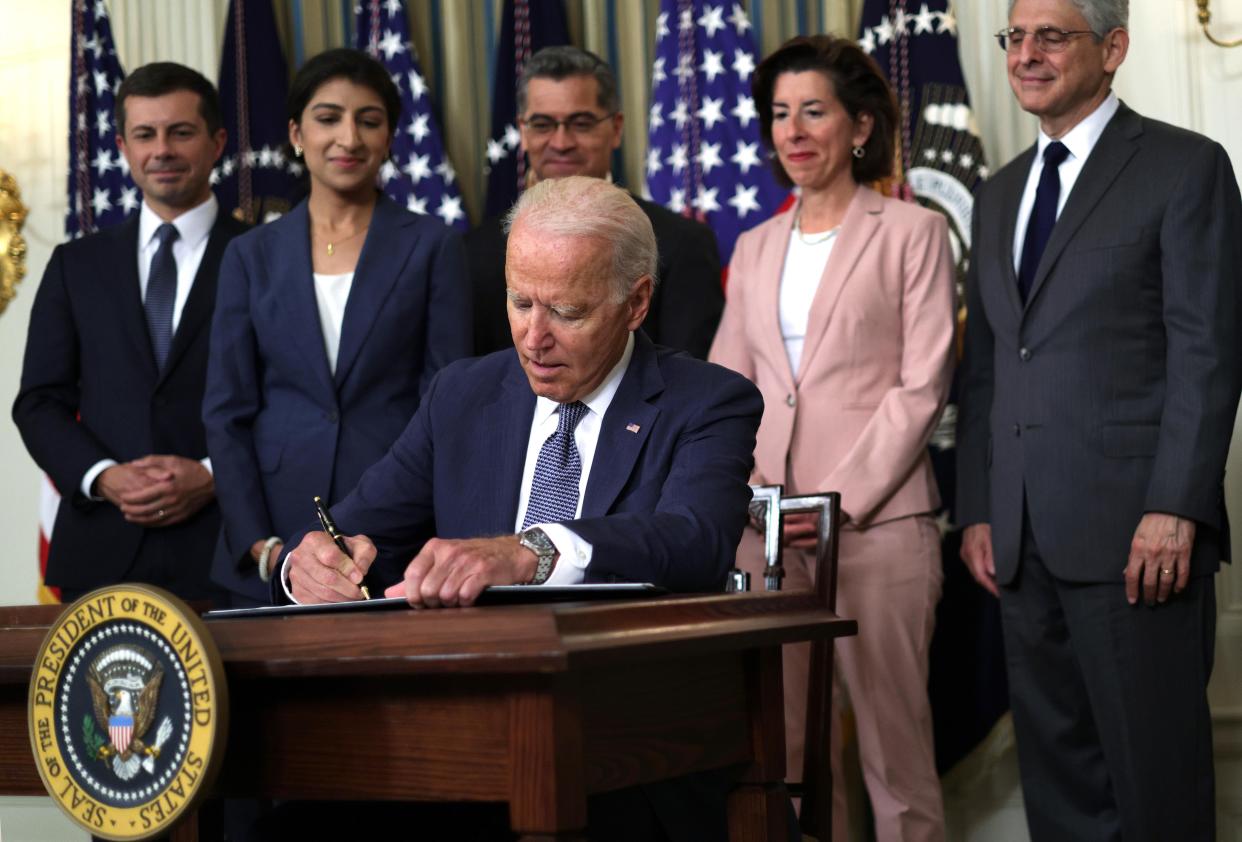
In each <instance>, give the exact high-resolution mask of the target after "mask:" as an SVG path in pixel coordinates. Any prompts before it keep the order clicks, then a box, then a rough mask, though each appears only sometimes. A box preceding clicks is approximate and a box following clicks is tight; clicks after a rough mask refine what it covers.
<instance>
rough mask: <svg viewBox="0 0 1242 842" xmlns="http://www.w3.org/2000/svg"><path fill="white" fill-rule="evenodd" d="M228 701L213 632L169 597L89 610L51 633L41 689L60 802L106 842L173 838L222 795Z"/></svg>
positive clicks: (75, 611) (133, 594) (38, 737)
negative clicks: (186, 820)
mask: <svg viewBox="0 0 1242 842" xmlns="http://www.w3.org/2000/svg"><path fill="white" fill-rule="evenodd" d="M227 719H228V690H227V687H226V685H225V681H224V669H223V667H222V664H221V661H220V655H219V653H218V652H217V651H216V648H215V644H214V642H213V641H212V639H211V637H210V636H209V635H208V633H207V629H206V627H205V626H204V625H203V624H202V622H201V621H200V620H199V619H198V616H197V615H196V614H195V613H194V612H193V611H191V610H190V609H189V608H188V607H187V606H186V605H185V603H183V602H182V601H181V600H179V599H177V598H176V597H174V596H173V595H172V594H170V593H167V592H166V591H163V590H161V589H159V588H156V587H152V586H149V585H139V584H126V585H116V586H113V587H107V588H101V589H100V590H97V591H94V592H92V593H90V594H87V595H86V596H84V597H82V598H81V599H79V600H78V601H77V602H75V603H74V604H73V605H71V606H69V608H68V609H66V610H65V612H64V613H63V614H62V615H61V616H60V618H59V619H58V620H57V621H56V623H55V625H53V626H52V628H51V629H50V630H49V631H48V634H47V637H46V638H45V639H44V641H43V645H42V647H41V648H40V650H39V653H38V655H37V657H36V659H35V669H34V675H33V677H32V678H31V682H30V695H29V702H28V722H29V729H30V744H31V747H32V748H33V750H34V756H35V760H36V763H37V765H38V768H39V775H40V776H41V777H42V778H43V785H44V786H45V787H46V788H47V791H48V794H49V795H51V796H52V798H53V799H54V800H55V801H56V803H57V804H59V805H60V807H61V809H63V810H64V811H65V812H66V813H67V814H68V815H69V817H70V818H72V819H73V820H74V821H75V822H76V823H77V824H78V825H80V826H81V827H82V828H84V829H85V830H87V831H89V832H90V833H92V834H94V835H95V836H99V837H103V838H105V839H149V838H151V837H153V836H158V835H161V834H164V833H167V832H168V831H169V830H170V828H171V827H172V825H173V824H174V823H175V822H176V821H177V820H178V819H180V818H181V817H182V816H184V815H186V814H187V813H188V812H190V811H191V810H192V809H193V808H194V806H195V805H196V804H197V803H198V802H199V800H200V799H201V798H202V797H204V795H205V794H206V793H207V791H208V790H209V789H210V787H211V781H212V778H213V777H214V775H215V772H216V770H217V768H218V767H219V764H220V760H221V759H222V757H223V754H224V743H225V737H226V734H227Z"/></svg>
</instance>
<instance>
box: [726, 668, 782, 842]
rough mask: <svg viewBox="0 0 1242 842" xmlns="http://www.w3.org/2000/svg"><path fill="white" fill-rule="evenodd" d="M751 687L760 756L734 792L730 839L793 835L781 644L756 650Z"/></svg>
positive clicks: (744, 841)
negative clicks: (790, 833) (787, 769)
mask: <svg viewBox="0 0 1242 842" xmlns="http://www.w3.org/2000/svg"><path fill="white" fill-rule="evenodd" d="M751 658H752V660H751V663H750V668H749V670H748V672H749V675H748V677H747V692H748V694H749V706H750V733H751V743H752V747H753V752H754V757H755V761H754V763H752V764H751V766H750V768H749V769H747V770H746V771H745V772H744V773H743V774H742V777H741V780H740V782H739V783H738V786H737V787H735V788H734V790H733V791H732V792H731V793H729V807H728V809H729V840H730V842H760V840H782V839H786V838H788V833H787V831H788V825H789V822H788V819H789V793H788V791H787V790H786V789H785V784H784V779H785V691H784V684H783V681H782V677H781V676H782V672H781V649H780V647H779V646H770V647H768V648H766V649H763V650H760V651H758V652H755V653H753V654H752V655H751Z"/></svg>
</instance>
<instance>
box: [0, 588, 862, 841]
mask: <svg viewBox="0 0 1242 842" xmlns="http://www.w3.org/2000/svg"><path fill="white" fill-rule="evenodd" d="M58 613H59V607H58V606H31V607H22V608H0V629H3V631H2V632H0V793H3V794H13V795H18V794H22V795H40V794H43V790H42V785H41V783H40V781H39V777H38V773H37V771H36V769H35V766H34V760H33V758H32V755H31V751H30V745H29V740H28V738H27V729H26V691H27V685H28V683H29V680H30V675H31V664H32V661H33V658H34V653H35V651H36V649H37V648H38V645H39V643H40V642H41V641H42V639H43V636H44V634H45V633H46V631H47V627H48V625H49V624H50V623H51V622H52V621H53V620H54V618H55V617H56V616H57V614H58ZM208 627H209V629H210V630H211V633H212V635H213V637H214V638H215V641H216V644H217V646H218V648H219V650H220V654H221V656H222V657H223V659H224V663H225V669H226V671H227V673H228V682H229V696H230V714H229V718H230V725H229V743H228V750H227V753H226V756H225V761H224V767H223V769H222V771H221V774H220V777H219V778H218V779H217V783H216V790H217V791H219V792H220V793H222V794H225V795H247V796H261V797H271V798H281V799H285V798H289V799H294V798H297V799H371V800H386V799H394V800H411V801H436V800H449V801H507V802H508V804H509V815H510V822H511V825H512V827H513V829H514V830H516V831H518V832H519V833H521V834H524V836H525V837H526V838H529V839H538V838H557V839H568V838H577V837H578V836H579V835H580V834H581V831H582V829H583V828H584V827H585V825H586V797H587V795H589V794H592V793H596V792H603V791H608V790H613V789H617V788H620V787H624V786H630V785H633V784H637V783H643V782H648V781H655V780H661V779H664V778H669V777H674V776H678V775H683V774H686V773H688V772H692V771H696V770H702V769H712V768H718V767H722V766H727V765H731V764H749V765H748V766H747V771H746V773H745V774H744V776H743V783H742V785H741V786H739V788H738V789H737V791H736V792H735V793H734V795H733V796H732V797H731V799H730V804H729V818H730V828H731V837H732V838H733V839H736V840H766V839H779V838H783V830H784V826H785V819H786V814H785V810H784V806H783V798H784V790H783V787H782V785H781V783H780V781H781V780H782V778H783V777H784V773H785V757H784V755H785V749H784V713H783V705H782V692H781V661H780V644H782V643H787V642H790V641H797V640H811V639H830V638H834V637H840V636H844V635H850V634H854V633H855V632H856V630H857V626H856V624H855V623H854V622H853V621H851V620H841V619H839V618H837V617H836V616H835V615H833V614H832V613H831V612H829V611H828V610H827V609H826V608H824V607H823V605H822V603H820V602H819V600H818V598H817V597H816V595H815V594H814V593H811V592H807V593H755V594H742V595H737V596H706V597H679V598H665V599H656V600H647V601H634V602H618V603H610V604H601V603H590V604H588V603H564V604H559V605H528V606H508V607H488V608H467V609H447V610H440V611H399V612H391V613H370V614H348V615H318V616H300V617H267V618H262V619H244V620H216V621H211V622H209V623H208ZM181 835H182V834H180V833H179V834H178V836H181Z"/></svg>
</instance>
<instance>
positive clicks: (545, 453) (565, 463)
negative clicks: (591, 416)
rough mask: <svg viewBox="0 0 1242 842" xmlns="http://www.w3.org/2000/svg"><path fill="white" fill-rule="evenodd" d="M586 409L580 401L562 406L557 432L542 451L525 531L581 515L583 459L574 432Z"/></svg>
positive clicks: (531, 484)
mask: <svg viewBox="0 0 1242 842" xmlns="http://www.w3.org/2000/svg"><path fill="white" fill-rule="evenodd" d="M586 413H587V406H586V404H584V403H582V402H581V401H574V402H573V403H563V404H561V409H560V416H561V417H560V419H559V420H558V421H557V424H556V432H555V433H553V434H552V435H550V436H548V438H547V440H546V441H545V442H544V443H543V447H541V448H539V458H538V460H536V462H535V476H534V478H533V479H532V480H531V483H530V501H529V502H528V503H527V504H526V517H524V518H522V528H523V529H526V528H527V527H529V526H531V525H532V524H536V523H561V522H563V521H567V520H573V519H574V517H575V515H577V514H578V483H579V482H580V481H581V479H582V459H581V457H580V456H579V455H578V445H577V443H576V442H575V441H574V429H575V428H576V427H577V426H578V422H579V421H581V420H582V416H584V415H586Z"/></svg>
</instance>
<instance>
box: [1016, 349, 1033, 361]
mask: <svg viewBox="0 0 1242 842" xmlns="http://www.w3.org/2000/svg"><path fill="white" fill-rule="evenodd" d="M1030 358H1031V349H1030V348H1019V349H1018V359H1020V360H1022V362H1026V361H1027V360H1029V359H1030Z"/></svg>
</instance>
